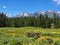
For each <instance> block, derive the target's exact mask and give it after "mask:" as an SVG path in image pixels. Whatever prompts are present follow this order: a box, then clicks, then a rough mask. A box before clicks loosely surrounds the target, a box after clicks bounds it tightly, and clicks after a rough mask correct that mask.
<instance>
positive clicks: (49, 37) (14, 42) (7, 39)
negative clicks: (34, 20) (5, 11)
mask: <svg viewBox="0 0 60 45" xmlns="http://www.w3.org/2000/svg"><path fill="white" fill-rule="evenodd" d="M27 32H39V33H40V38H37V39H35V37H27V36H26V33H27ZM0 45H60V29H42V28H39V27H21V28H13V27H12V28H8V27H6V28H0Z"/></svg>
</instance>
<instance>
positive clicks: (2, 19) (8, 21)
mask: <svg viewBox="0 0 60 45" xmlns="http://www.w3.org/2000/svg"><path fill="white" fill-rule="evenodd" d="M53 16H54V17H53V18H51V17H48V15H47V14H45V15H42V14H40V15H39V16H37V17H35V16H24V17H12V18H9V17H7V16H6V14H4V13H0V27H28V26H32V27H40V28H60V17H59V16H57V15H56V14H55V13H54V14H53Z"/></svg>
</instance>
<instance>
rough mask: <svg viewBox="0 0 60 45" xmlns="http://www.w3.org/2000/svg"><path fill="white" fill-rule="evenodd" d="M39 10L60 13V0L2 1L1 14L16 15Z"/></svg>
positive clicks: (0, 3)
mask: <svg viewBox="0 0 60 45" xmlns="http://www.w3.org/2000/svg"><path fill="white" fill-rule="evenodd" d="M39 10H40V11H46V10H53V11H60V0H0V12H5V13H9V14H13V15H16V14H17V13H21V12H32V13H34V12H36V11H39Z"/></svg>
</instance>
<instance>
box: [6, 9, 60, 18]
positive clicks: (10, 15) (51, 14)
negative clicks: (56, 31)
mask: <svg viewBox="0 0 60 45" xmlns="http://www.w3.org/2000/svg"><path fill="white" fill-rule="evenodd" d="M54 13H55V14H56V15H57V16H59V17H60V12H55V11H51V10H48V11H45V12H41V11H37V12H35V13H29V12H22V13H19V14H17V15H16V16H13V15H12V14H6V16H7V17H28V16H35V17H37V16H39V15H40V14H42V15H45V14H47V15H48V17H53V15H54Z"/></svg>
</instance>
